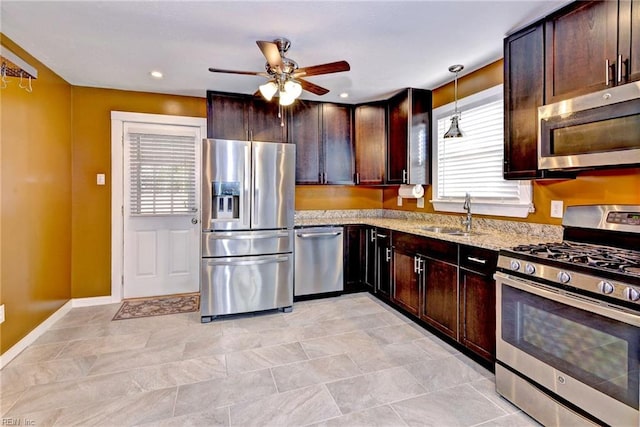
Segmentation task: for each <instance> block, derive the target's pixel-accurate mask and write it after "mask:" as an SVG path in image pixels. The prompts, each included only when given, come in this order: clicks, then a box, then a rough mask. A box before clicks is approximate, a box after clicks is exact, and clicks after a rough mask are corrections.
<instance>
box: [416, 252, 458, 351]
mask: <svg viewBox="0 0 640 427" xmlns="http://www.w3.org/2000/svg"><path fill="white" fill-rule="evenodd" d="M424 274H425V279H424V292H423V302H422V309H421V311H422V313H421V315H420V318H422V319H423V320H425V321H426V322H427V323H429V324H431V325H433V326H434V327H436V328H438V329H439V330H441V331H442V332H444V333H445V334H447V335H449V336H450V337H452V338H454V339H457V335H458V266H457V265H453V264H449V263H446V262H442V261H438V260H435V259H431V258H425V272H424Z"/></svg>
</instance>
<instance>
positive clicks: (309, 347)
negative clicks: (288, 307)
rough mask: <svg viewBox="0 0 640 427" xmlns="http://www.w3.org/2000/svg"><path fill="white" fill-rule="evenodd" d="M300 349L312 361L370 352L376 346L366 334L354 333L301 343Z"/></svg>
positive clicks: (361, 332) (362, 332)
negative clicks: (302, 349)
mask: <svg viewBox="0 0 640 427" xmlns="http://www.w3.org/2000/svg"><path fill="white" fill-rule="evenodd" d="M302 347H303V348H304V351H305V352H306V353H307V355H308V356H309V357H310V358H312V359H314V358H316V357H325V356H332V355H335V354H342V353H350V352H362V351H370V350H372V349H375V348H377V347H378V345H377V343H376V341H375V340H374V339H373V338H371V337H370V336H369V335H367V333H366V332H364V331H355V332H348V333H345V334H339V335H331V336H328V337H323V338H317V339H311V340H306V341H302Z"/></svg>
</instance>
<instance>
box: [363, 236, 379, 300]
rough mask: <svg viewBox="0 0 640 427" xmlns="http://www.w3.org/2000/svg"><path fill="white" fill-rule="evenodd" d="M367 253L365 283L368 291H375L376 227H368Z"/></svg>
mask: <svg viewBox="0 0 640 427" xmlns="http://www.w3.org/2000/svg"><path fill="white" fill-rule="evenodd" d="M365 238H366V246H365V248H366V254H365V274H364V285H365V287H366V288H367V290H368V291H370V292H374V291H375V289H376V271H377V270H376V229H375V228H373V227H367V229H366V233H365Z"/></svg>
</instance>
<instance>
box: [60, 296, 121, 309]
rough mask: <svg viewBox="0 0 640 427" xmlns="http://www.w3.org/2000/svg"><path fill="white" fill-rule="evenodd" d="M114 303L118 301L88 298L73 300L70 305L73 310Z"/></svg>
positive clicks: (110, 298) (107, 298) (109, 298)
mask: <svg viewBox="0 0 640 427" xmlns="http://www.w3.org/2000/svg"><path fill="white" fill-rule="evenodd" d="M116 302H120V301H119V300H117V301H114V299H113V297H111V296H110V295H109V296H106V297H90V298H74V299H72V300H71V304H72V306H73V308H76V307H91V306H94V305H104V304H113V303H116Z"/></svg>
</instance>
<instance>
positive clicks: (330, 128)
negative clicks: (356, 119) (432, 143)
mask: <svg viewBox="0 0 640 427" xmlns="http://www.w3.org/2000/svg"><path fill="white" fill-rule="evenodd" d="M352 115H353V107H351V106H349V105H339V104H327V103H323V104H322V150H323V153H322V154H323V155H322V163H323V170H324V183H325V184H353V138H352V136H351V128H352V126H351V122H352Z"/></svg>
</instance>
